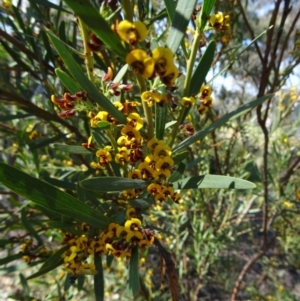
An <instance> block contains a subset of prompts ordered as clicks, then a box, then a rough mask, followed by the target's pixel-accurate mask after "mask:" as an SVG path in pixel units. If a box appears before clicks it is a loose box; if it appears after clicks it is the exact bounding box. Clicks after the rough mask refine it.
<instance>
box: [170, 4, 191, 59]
mask: <svg viewBox="0 0 300 301" xmlns="http://www.w3.org/2000/svg"><path fill="white" fill-rule="evenodd" d="M196 3H197V0H189V1H186V0H179V1H178V2H177V6H176V10H175V13H174V17H173V19H172V27H171V29H170V33H169V36H168V39H167V45H168V47H169V48H170V49H171V50H172V52H173V53H175V52H176V51H177V48H178V46H179V45H180V43H181V40H182V38H183V35H184V34H185V30H186V28H187V26H188V24H189V22H190V21H191V16H192V13H193V11H194V8H195V4H196Z"/></svg>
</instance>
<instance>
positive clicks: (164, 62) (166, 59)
mask: <svg viewBox="0 0 300 301" xmlns="http://www.w3.org/2000/svg"><path fill="white" fill-rule="evenodd" d="M152 57H153V60H154V64H155V67H154V69H155V72H156V73H157V74H158V75H159V76H164V75H165V73H166V71H167V70H168V69H169V68H170V67H171V66H172V65H174V62H173V52H172V50H171V49H169V48H163V47H157V48H155V49H154V50H153V51H152Z"/></svg>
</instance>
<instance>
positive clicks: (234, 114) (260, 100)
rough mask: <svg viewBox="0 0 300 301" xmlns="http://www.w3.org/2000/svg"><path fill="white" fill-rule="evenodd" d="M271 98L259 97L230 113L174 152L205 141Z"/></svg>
mask: <svg viewBox="0 0 300 301" xmlns="http://www.w3.org/2000/svg"><path fill="white" fill-rule="evenodd" d="M270 97H271V95H265V96H262V97H259V98H258V99H256V100H253V101H251V102H249V103H247V104H245V105H243V106H241V107H239V108H238V109H236V110H234V111H233V112H230V113H228V114H226V115H224V116H222V117H221V118H220V119H218V120H217V121H215V122H214V123H213V124H211V125H209V126H208V127H206V128H205V129H203V130H201V131H199V132H197V133H195V134H194V135H193V136H191V137H189V138H187V139H185V140H183V141H182V142H181V143H179V144H178V145H177V146H176V147H174V149H173V152H174V153H175V152H178V151H180V150H182V149H184V148H186V147H187V146H189V145H191V144H193V143H194V142H196V141H198V140H200V139H203V138H204V137H205V136H206V135H208V134H209V133H211V132H212V131H214V130H216V129H217V128H219V127H221V126H222V125H223V124H225V123H226V122H228V121H229V120H233V119H235V118H237V117H239V116H241V115H242V114H245V113H247V112H248V111H250V110H251V109H253V108H254V107H256V106H258V105H260V104H262V103H263V102H264V101H265V100H267V99H269V98H270Z"/></svg>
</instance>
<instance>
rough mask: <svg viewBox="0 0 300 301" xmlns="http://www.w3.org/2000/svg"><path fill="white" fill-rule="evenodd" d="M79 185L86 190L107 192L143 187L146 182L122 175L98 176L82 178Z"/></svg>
mask: <svg viewBox="0 0 300 301" xmlns="http://www.w3.org/2000/svg"><path fill="white" fill-rule="evenodd" d="M80 185H81V187H83V188H85V189H88V190H95V191H106V192H109V191H122V190H126V189H143V188H144V187H146V186H147V182H145V181H143V180H133V179H126V178H123V177H98V178H91V179H86V180H83V181H81V182H80Z"/></svg>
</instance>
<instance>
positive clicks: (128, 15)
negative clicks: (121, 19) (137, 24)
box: [121, 0, 133, 22]
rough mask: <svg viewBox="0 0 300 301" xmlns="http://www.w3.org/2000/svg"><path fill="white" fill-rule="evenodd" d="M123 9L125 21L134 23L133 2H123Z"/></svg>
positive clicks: (129, 0)
mask: <svg viewBox="0 0 300 301" xmlns="http://www.w3.org/2000/svg"><path fill="white" fill-rule="evenodd" d="M121 2H122V8H123V12H124V16H125V20H128V21H130V22H132V19H133V13H132V0H122V1H121Z"/></svg>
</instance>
